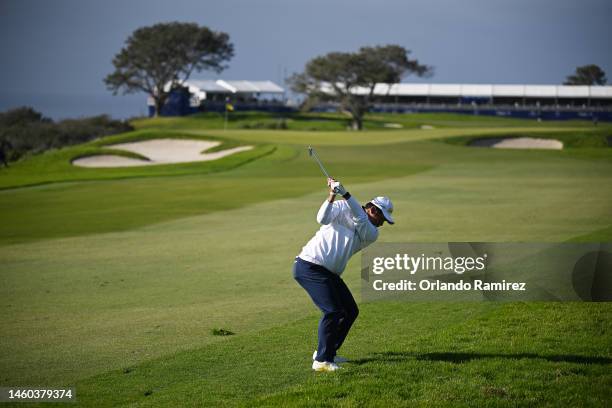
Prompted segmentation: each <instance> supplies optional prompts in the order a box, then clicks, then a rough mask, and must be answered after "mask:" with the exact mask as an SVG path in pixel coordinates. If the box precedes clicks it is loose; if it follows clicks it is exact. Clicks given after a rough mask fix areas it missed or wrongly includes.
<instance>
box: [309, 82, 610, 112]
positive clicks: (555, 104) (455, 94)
mask: <svg viewBox="0 0 612 408" xmlns="http://www.w3.org/2000/svg"><path fill="white" fill-rule="evenodd" d="M322 90H323V91H324V92H327V93H332V92H333V89H332V87H331V85H329V84H326V85H323V87H322ZM353 93H354V94H358V95H364V96H365V95H367V94H369V89H367V88H361V87H359V88H355V89H354V90H353ZM371 100H372V102H373V105H372V107H371V109H370V111H371V112H395V113H410V112H452V113H467V114H477V115H494V116H511V117H521V118H534V119H548V120H551V119H553V120H565V119H588V120H591V119H592V120H603V121H612V86H573V85H572V86H569V85H494V84H488V85H483V84H410V83H398V84H377V85H376V86H375V87H374V92H373V95H372V98H371ZM337 108H338V106H337V105H336V104H324V105H317V107H316V108H315V109H316V110H317V111H332V110H336V109H337Z"/></svg>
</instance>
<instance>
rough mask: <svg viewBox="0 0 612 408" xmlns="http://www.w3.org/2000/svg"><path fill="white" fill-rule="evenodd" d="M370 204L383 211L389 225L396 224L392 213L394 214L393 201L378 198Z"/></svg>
mask: <svg viewBox="0 0 612 408" xmlns="http://www.w3.org/2000/svg"><path fill="white" fill-rule="evenodd" d="M370 202H371V203H372V204H374V205H375V206H376V207H377V208H378V209H379V210H381V211H382V213H383V215H384V216H385V220H387V222H388V223H389V224H395V221H393V217H391V213H392V212H393V203H392V202H391V200H389V197H376V198H373V199H372V200H370Z"/></svg>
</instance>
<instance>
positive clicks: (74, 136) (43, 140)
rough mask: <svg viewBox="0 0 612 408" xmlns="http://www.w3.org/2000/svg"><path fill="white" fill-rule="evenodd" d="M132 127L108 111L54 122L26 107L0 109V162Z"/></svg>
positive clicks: (0, 163) (82, 141)
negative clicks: (4, 110)
mask: <svg viewBox="0 0 612 408" xmlns="http://www.w3.org/2000/svg"><path fill="white" fill-rule="evenodd" d="M130 130H133V128H132V126H130V124H129V123H128V122H126V121H120V120H113V119H111V118H110V117H109V116H108V115H100V116H93V117H89V118H83V119H65V120H62V121H58V122H54V121H53V120H51V119H49V118H46V117H44V116H43V115H42V114H41V113H40V112H37V111H35V110H34V109H32V108H30V107H22V108H16V109H12V110H9V111H6V112H0V166H1V165H2V163H3V162H4V164H5V165H6V162H7V161H8V162H11V161H15V160H18V159H20V158H21V157H23V156H25V155H27V154H37V153H41V152H44V151H45V150H49V149H57V148H60V147H64V146H70V145H75V144H79V143H84V142H88V141H90V140H93V139H97V138H99V137H102V136H107V135H113V134H116V133H122V132H127V131H130Z"/></svg>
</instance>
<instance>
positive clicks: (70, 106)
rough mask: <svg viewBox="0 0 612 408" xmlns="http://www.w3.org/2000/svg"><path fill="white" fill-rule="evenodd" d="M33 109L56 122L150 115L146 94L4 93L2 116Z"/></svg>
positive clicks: (0, 104)
mask: <svg viewBox="0 0 612 408" xmlns="http://www.w3.org/2000/svg"><path fill="white" fill-rule="evenodd" d="M20 106H30V107H32V108H33V109H34V110H36V111H38V112H40V113H42V114H43V116H46V117H48V118H51V119H53V120H61V119H68V118H82V117H87V116H96V115H102V114H107V115H110V116H111V117H112V118H114V119H127V118H131V117H135V116H145V115H147V112H148V110H147V96H146V95H145V94H144V93H143V94H135V95H125V96H123V95H117V96H114V95H112V94H111V93H110V92H109V93H107V94H83V95H78V94H48V93H40V94H25V93H24V94H17V93H6V92H0V112H5V111H7V110H9V109H13V108H17V107H20Z"/></svg>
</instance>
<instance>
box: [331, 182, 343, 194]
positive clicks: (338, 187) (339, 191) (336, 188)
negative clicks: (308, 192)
mask: <svg viewBox="0 0 612 408" xmlns="http://www.w3.org/2000/svg"><path fill="white" fill-rule="evenodd" d="M330 187H331V188H333V189H334V193H336V194H340V195H342V196H343V195H345V194H346V189H345V188H344V186H343V185H342V184H340V182H339V181H335V180H334V181H332V183H331V184H330Z"/></svg>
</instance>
